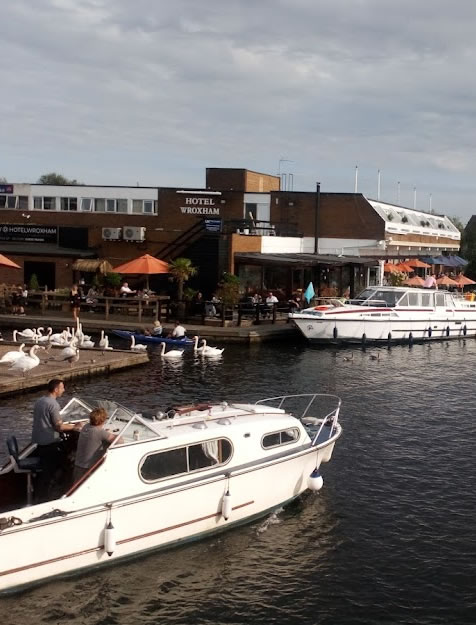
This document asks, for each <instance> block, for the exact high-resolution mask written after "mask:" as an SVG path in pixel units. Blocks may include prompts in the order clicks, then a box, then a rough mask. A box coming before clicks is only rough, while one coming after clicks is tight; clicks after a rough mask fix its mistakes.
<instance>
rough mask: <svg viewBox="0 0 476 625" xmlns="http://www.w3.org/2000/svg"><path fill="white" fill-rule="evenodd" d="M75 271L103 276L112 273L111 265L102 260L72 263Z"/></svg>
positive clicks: (94, 259) (85, 260)
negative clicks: (96, 273)
mask: <svg viewBox="0 0 476 625" xmlns="http://www.w3.org/2000/svg"><path fill="white" fill-rule="evenodd" d="M73 269H74V270H75V271H84V272H85V273H95V272H96V271H97V272H99V273H102V274H103V275H105V274H106V273H111V272H112V270H113V269H112V265H111V263H110V262H109V261H108V260H105V259H104V258H91V259H89V258H88V259H84V258H82V259H80V260H77V261H75V262H74V263H73Z"/></svg>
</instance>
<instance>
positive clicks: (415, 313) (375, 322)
mask: <svg viewBox="0 0 476 625" xmlns="http://www.w3.org/2000/svg"><path fill="white" fill-rule="evenodd" d="M289 317H290V319H291V320H292V321H293V322H294V324H295V325H296V326H297V327H298V328H299V330H300V331H301V332H302V334H303V335H304V336H305V337H306V338H307V339H309V340H310V341H315V342H321V343H340V342H342V343H346V342H349V343H365V342H367V341H377V342H378V341H386V342H390V343H395V342H401V341H407V342H412V341H428V340H442V339H455V338H462V337H465V336H473V337H474V336H476V302H472V301H468V300H465V299H463V298H461V297H457V296H455V295H454V294H452V293H449V292H447V291H439V290H438V291H436V290H432V289H417V288H405V287H386V286H374V287H368V288H366V289H365V290H364V291H363V292H362V293H361V294H360V295H359V296H358V297H357V298H356V299H351V300H347V301H345V302H341V301H340V300H337V299H330V300H329V301H328V302H326V303H325V304H323V305H321V306H314V307H310V308H306V309H305V310H302V311H300V312H296V313H291V314H290V315H289Z"/></svg>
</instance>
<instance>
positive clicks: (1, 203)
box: [0, 195, 7, 208]
mask: <svg viewBox="0 0 476 625" xmlns="http://www.w3.org/2000/svg"><path fill="white" fill-rule="evenodd" d="M6 203H7V196H6V195H0V208H5V205H6Z"/></svg>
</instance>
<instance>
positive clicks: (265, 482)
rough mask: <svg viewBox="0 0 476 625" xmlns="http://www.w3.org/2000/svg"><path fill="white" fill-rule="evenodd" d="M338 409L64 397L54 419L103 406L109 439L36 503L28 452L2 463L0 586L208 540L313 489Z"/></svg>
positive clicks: (307, 404)
mask: <svg viewBox="0 0 476 625" xmlns="http://www.w3.org/2000/svg"><path fill="white" fill-rule="evenodd" d="M340 404H341V402H340V400H339V398H338V397H336V396H333V395H321V394H305V395H290V396H281V397H275V398H268V399H264V400H261V401H258V402H256V403H254V404H253V403H230V404H228V403H226V402H222V403H219V404H194V405H189V406H182V407H174V408H171V409H169V410H168V411H167V412H165V413H162V412H158V411H157V412H149V413H146V412H144V413H142V414H137V413H135V412H134V411H131V410H129V409H127V408H124V407H122V406H120V405H119V404H116V403H115V402H112V401H97V400H85V399H80V398H73V399H71V400H70V401H69V402H68V404H67V405H66V406H65V408H63V410H62V418H63V421H70V422H79V421H82V420H85V419H87V417H88V414H89V412H91V410H92V409H93V408H96V407H103V408H105V409H106V410H107V413H108V415H109V417H108V421H107V422H106V425H105V427H106V429H108V430H109V431H110V432H113V433H114V434H117V435H118V438H116V440H115V441H114V442H113V443H112V444H111V446H110V447H109V448H108V450H107V451H106V453H105V454H104V455H103V456H102V457H101V458H100V459H99V460H98V461H97V462H96V464H95V465H94V466H93V467H91V469H89V470H88V472H87V473H86V474H85V475H84V476H83V477H82V478H81V479H79V480H78V481H77V482H76V483H74V484H72V486H71V487H70V488H69V490H68V491H67V492H66V493H64V494H63V495H62V496H61V497H59V498H57V499H54V500H51V501H46V502H43V503H39V504H36V505H28V501H29V498H30V490H29V487H30V485H31V471H29V470H28V469H27V468H26V467H25V462H24V461H25V460H28V458H32V452H33V446H31V445H30V446H29V447H27V448H26V449H25V450H23V451H22V452H21V453H20V454H19V457H17V458H15V455H13V456H10V459H9V461H8V463H7V464H6V465H5V466H4V467H3V468H2V469H1V470H0V510H1V515H2V518H1V519H0V550H1V553H2V558H1V561H0V591H8V590H13V589H17V588H19V587H22V586H25V585H28V584H32V583H35V582H40V581H42V580H44V579H47V578H49V577H52V576H55V575H61V574H64V573H67V572H71V571H76V570H80V569H86V568H89V567H95V566H100V565H101V564H104V563H109V562H112V561H114V560H120V559H124V558H127V557H130V556H133V555H135V554H137V553H140V552H143V551H147V550H151V549H155V548H159V547H166V546H170V545H173V544H175V543H180V542H183V541H187V540H191V539H196V538H198V537H201V536H207V535H210V534H212V533H214V532H218V531H222V530H225V529H228V528H230V527H233V526H236V525H238V524H241V523H245V522H247V521H250V520H252V519H255V518H258V517H260V516H263V515H265V514H267V513H268V512H270V511H272V510H274V509H276V508H278V507H280V506H281V505H283V504H284V503H286V502H289V501H291V500H292V499H294V498H296V497H297V496H299V495H300V494H301V493H302V492H303V491H305V490H306V489H308V488H310V489H311V490H319V488H320V487H321V486H322V477H321V476H320V473H319V469H320V465H321V463H324V462H328V461H329V460H330V459H331V456H332V452H333V448H334V445H335V442H336V441H337V439H338V438H339V437H340V435H341V432H342V429H341V425H340V423H339V420H338V419H339V410H340ZM293 415H300V416H293ZM68 435H69V436H71V437H73V442H74V436H76V435H75V434H74V433H72V434H68ZM26 464H27V463H26ZM22 466H23V468H22Z"/></svg>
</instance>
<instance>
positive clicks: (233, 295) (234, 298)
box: [217, 273, 241, 306]
mask: <svg viewBox="0 0 476 625" xmlns="http://www.w3.org/2000/svg"><path fill="white" fill-rule="evenodd" d="M240 288H241V281H240V279H239V278H238V276H235V275H233V274H232V273H225V274H223V279H222V281H221V282H220V284H219V285H218V289H217V296H218V297H219V298H220V299H221V301H222V302H223V303H224V304H225V306H235V304H238V302H239V300H240Z"/></svg>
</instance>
